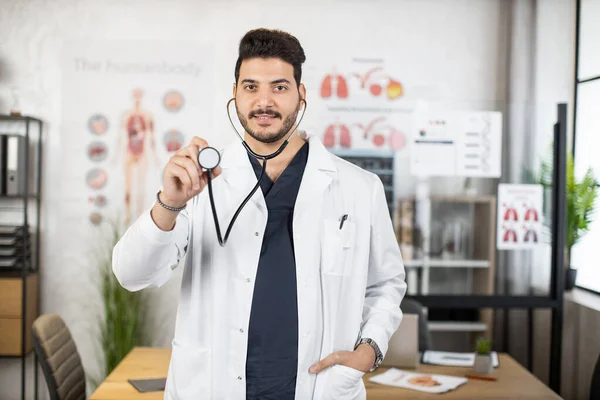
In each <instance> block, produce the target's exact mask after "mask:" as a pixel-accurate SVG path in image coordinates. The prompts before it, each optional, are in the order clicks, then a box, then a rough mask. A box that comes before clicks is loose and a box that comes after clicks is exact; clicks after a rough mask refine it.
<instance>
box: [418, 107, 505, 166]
mask: <svg viewBox="0 0 600 400" xmlns="http://www.w3.org/2000/svg"><path fill="white" fill-rule="evenodd" d="M413 121H414V122H413V126H412V129H411V137H410V140H411V143H410V145H411V151H410V161H411V162H410V167H411V173H412V174H413V175H415V176H463V177H496V178H497V177H499V176H500V174H501V156H502V115H501V113H499V112H487V111H470V112H463V111H429V110H427V109H420V108H417V110H416V111H415V113H414V120H413Z"/></svg>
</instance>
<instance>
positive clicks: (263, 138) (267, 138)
mask: <svg viewBox="0 0 600 400" xmlns="http://www.w3.org/2000/svg"><path fill="white" fill-rule="evenodd" d="M299 107H300V102H298V106H297V107H296V111H295V112H294V113H292V114H290V115H288V116H287V117H285V119H284V120H283V124H282V126H281V129H279V130H278V131H277V132H273V133H270V132H264V133H257V132H256V131H254V130H252V128H250V125H249V124H248V120H249V119H252V118H253V117H254V116H256V115H259V114H264V115H270V116H272V117H274V118H279V119H282V116H281V114H280V113H278V112H277V111H273V110H255V111H250V113H249V114H248V118H247V119H246V117H244V116H243V115H242V114H241V113H240V112H239V111H236V113H237V115H238V118H239V119H240V123H241V124H242V127H243V128H244V130H245V131H246V133H248V135H250V136H251V137H252V138H253V139H255V140H257V141H259V142H262V143H267V144H268V143H275V142H278V141H280V140H281V139H283V138H284V137H285V136H286V135H287V134H288V132H289V131H290V129H292V127H293V126H294V123H295V122H296V118H297V117H298V112H299V111H300V109H299Z"/></svg>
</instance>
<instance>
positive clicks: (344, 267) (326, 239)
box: [321, 219, 356, 276]
mask: <svg viewBox="0 0 600 400" xmlns="http://www.w3.org/2000/svg"><path fill="white" fill-rule="evenodd" d="M355 230H356V224H355V223H354V222H351V221H344V224H343V226H342V228H341V229H340V221H338V220H334V219H326V220H325V221H324V224H323V237H322V241H321V270H322V272H323V274H326V275H338V276H341V275H352V264H351V262H350V261H351V260H352V253H353V251H354V237H355Z"/></svg>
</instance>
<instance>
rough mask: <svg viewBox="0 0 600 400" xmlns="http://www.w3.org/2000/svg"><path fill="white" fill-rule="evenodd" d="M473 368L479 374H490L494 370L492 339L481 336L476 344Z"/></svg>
mask: <svg viewBox="0 0 600 400" xmlns="http://www.w3.org/2000/svg"><path fill="white" fill-rule="evenodd" d="M473 370H474V371H475V372H476V373H478V374H490V373H491V372H492V371H493V370H494V363H493V361H492V341H491V340H489V339H484V338H482V337H480V338H479V339H477V344H476V345H475V362H474V363H473Z"/></svg>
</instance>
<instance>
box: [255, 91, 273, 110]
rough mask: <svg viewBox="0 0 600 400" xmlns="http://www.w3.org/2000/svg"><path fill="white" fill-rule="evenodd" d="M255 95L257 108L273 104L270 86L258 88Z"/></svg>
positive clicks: (270, 106) (268, 106) (265, 107)
mask: <svg viewBox="0 0 600 400" xmlns="http://www.w3.org/2000/svg"><path fill="white" fill-rule="evenodd" d="M256 96H257V97H256V106H257V107H258V108H260V109H267V108H272V107H273V106H274V99H273V92H272V91H271V89H270V88H264V89H261V90H259V91H258V92H257V95H256Z"/></svg>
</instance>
